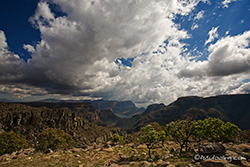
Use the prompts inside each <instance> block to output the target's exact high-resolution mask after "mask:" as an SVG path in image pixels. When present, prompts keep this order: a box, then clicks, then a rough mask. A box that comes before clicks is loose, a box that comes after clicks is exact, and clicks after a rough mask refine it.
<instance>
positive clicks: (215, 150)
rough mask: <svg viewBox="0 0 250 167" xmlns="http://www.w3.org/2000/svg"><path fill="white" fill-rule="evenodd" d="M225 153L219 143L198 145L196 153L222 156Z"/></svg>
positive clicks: (224, 149)
mask: <svg viewBox="0 0 250 167" xmlns="http://www.w3.org/2000/svg"><path fill="white" fill-rule="evenodd" d="M225 152H226V148H225V147H224V146H223V145H222V144H219V143H205V144H202V145H199V148H198V153H199V154H201V155H211V154H215V155H223V154H225Z"/></svg>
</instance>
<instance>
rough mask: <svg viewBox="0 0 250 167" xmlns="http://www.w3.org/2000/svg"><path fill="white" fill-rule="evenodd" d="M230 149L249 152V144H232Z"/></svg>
mask: <svg viewBox="0 0 250 167" xmlns="http://www.w3.org/2000/svg"><path fill="white" fill-rule="evenodd" d="M232 149H233V150H236V151H240V152H250V145H248V144H239V145H234V146H232Z"/></svg>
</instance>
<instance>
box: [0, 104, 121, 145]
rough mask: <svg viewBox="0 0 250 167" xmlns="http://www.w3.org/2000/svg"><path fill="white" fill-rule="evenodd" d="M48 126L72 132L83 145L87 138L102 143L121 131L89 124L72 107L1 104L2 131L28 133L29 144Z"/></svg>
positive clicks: (0, 121) (0, 128) (0, 119)
mask: <svg viewBox="0 0 250 167" xmlns="http://www.w3.org/2000/svg"><path fill="white" fill-rule="evenodd" d="M85 109H86V110H88V109H87V108H85ZM88 112H90V111H88ZM48 127H50V128H58V129H63V130H64V131H65V132H67V133H69V134H71V135H72V136H73V137H74V139H75V140H76V141H77V142H78V144H80V145H81V144H84V143H83V142H86V141H89V142H93V141H96V140H98V141H99V142H102V141H105V140H106V139H107V138H108V137H109V136H111V135H112V134H113V133H121V130H120V129H119V128H107V127H102V126H98V125H96V124H93V123H89V122H88V121H86V120H85V119H84V118H83V117H82V116H80V115H78V114H77V113H75V112H73V111H71V110H70V109H69V108H53V109H52V108H47V107H31V106H29V105H24V104H15V103H0V131H2V132H3V131H10V130H13V131H14V132H16V133H19V134H23V135H25V136H26V138H27V139H28V141H29V142H30V143H34V141H35V139H36V136H37V134H38V133H40V132H42V130H44V129H46V128H48Z"/></svg>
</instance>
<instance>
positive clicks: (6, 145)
mask: <svg viewBox="0 0 250 167" xmlns="http://www.w3.org/2000/svg"><path fill="white" fill-rule="evenodd" d="M27 147H29V144H28V143H27V141H26V139H25V137H24V136H23V135H20V134H17V133H14V132H12V131H11V132H3V133H1V134H0V155H2V154H10V153H12V152H14V151H19V150H20V149H22V148H27Z"/></svg>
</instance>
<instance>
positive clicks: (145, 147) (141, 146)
mask: <svg viewBox="0 0 250 167" xmlns="http://www.w3.org/2000/svg"><path fill="white" fill-rule="evenodd" d="M137 148H138V149H147V146H146V144H140V145H139V146H138V147H137Z"/></svg>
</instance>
